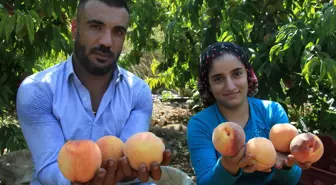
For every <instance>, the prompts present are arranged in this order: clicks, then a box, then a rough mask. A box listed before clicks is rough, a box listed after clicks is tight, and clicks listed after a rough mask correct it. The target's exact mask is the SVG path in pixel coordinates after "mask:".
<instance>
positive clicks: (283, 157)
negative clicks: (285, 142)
mask: <svg viewBox="0 0 336 185" xmlns="http://www.w3.org/2000/svg"><path fill="white" fill-rule="evenodd" d="M294 164H296V165H298V166H299V167H300V168H301V169H309V168H310V167H311V165H312V163H310V162H306V163H299V162H297V161H295V158H294V156H293V155H292V154H286V153H281V152H278V151H277V159H276V163H275V168H277V169H282V168H283V167H292V166H293V165H294Z"/></svg>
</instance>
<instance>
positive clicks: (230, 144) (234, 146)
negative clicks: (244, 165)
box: [212, 122, 245, 156]
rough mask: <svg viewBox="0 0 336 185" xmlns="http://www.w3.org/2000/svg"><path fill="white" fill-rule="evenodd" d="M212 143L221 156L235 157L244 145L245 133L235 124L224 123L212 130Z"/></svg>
mask: <svg viewBox="0 0 336 185" xmlns="http://www.w3.org/2000/svg"><path fill="white" fill-rule="evenodd" d="M212 143H213V145H214V147H215V149H216V150H217V151H218V152H219V153H220V154H222V155H223V156H235V155H236V154H237V153H238V152H239V150H240V149H241V148H242V147H243V146H244V144H245V132H244V130H243V128H242V127H241V126H240V125H238V124H237V123H234V122H225V123H222V124H220V125H218V126H217V127H216V128H215V129H214V131H213V133H212Z"/></svg>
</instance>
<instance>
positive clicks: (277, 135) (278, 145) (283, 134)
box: [269, 124, 299, 153]
mask: <svg viewBox="0 0 336 185" xmlns="http://www.w3.org/2000/svg"><path fill="white" fill-rule="evenodd" d="M298 134H299V132H298V130H297V129H296V128H295V127H294V126H293V125H291V124H275V125H274V126H273V127H272V128H271V130H270V133H269V139H270V140H271V141H272V143H273V145H274V147H275V149H276V150H277V151H279V152H284V153H289V152H290V149H289V145H290V143H291V141H292V139H293V138H294V137H295V136H297V135H298Z"/></svg>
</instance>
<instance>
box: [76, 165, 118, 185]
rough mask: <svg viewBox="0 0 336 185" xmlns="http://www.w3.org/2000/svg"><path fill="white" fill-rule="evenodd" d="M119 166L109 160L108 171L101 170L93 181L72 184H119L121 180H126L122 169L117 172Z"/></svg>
mask: <svg viewBox="0 0 336 185" xmlns="http://www.w3.org/2000/svg"><path fill="white" fill-rule="evenodd" d="M118 165H120V164H117V163H116V162H115V161H113V160H108V161H107V166H106V169H105V168H99V169H98V170H97V172H96V174H95V176H94V177H93V178H92V180H91V181H89V182H87V183H78V182H73V183H71V184H72V185H115V184H116V183H117V182H119V181H120V180H121V179H123V178H124V176H123V173H122V171H121V169H120V168H119V169H120V170H117V166H118Z"/></svg>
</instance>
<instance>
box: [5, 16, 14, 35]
mask: <svg viewBox="0 0 336 185" xmlns="http://www.w3.org/2000/svg"><path fill="white" fill-rule="evenodd" d="M15 22H16V15H15V14H14V15H12V16H10V17H9V18H8V19H7V24H6V30H5V34H6V40H7V41H8V40H9V36H10V34H11V33H12V31H13V30H14V28H15Z"/></svg>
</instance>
